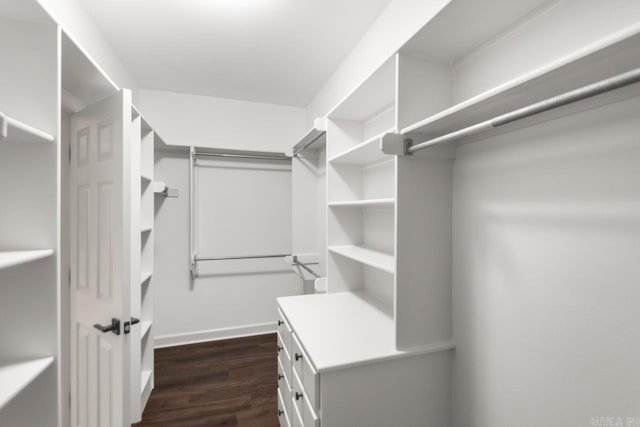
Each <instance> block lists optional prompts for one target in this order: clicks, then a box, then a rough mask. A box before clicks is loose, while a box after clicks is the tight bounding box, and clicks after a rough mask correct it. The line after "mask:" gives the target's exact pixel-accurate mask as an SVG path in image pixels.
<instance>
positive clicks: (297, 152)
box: [293, 132, 326, 157]
mask: <svg viewBox="0 0 640 427" xmlns="http://www.w3.org/2000/svg"><path fill="white" fill-rule="evenodd" d="M325 133H326V132H322V133H320V134H319V135H318V136H316V137H315V138H313V139H312V140H311V141H309V142H307V143H306V144H304V145H303V146H302V147H298V148H296V149H295V150H294V151H293V157H297V156H298V154H300V153H302V152H303V151H304V150H306V149H307V148H308V147H310V146H311V144H313V143H314V142H316V141H317V140H319V139H320V138H322V137H323V136H324V134H325Z"/></svg>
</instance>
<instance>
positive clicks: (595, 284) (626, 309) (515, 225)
mask: <svg viewBox="0 0 640 427" xmlns="http://www.w3.org/2000/svg"><path fill="white" fill-rule="evenodd" d="M639 114H640V98H637V97H636V98H634V99H631V100H627V101H625V102H621V103H618V104H614V105H610V106H607V107H603V108H599V109H595V110H591V111H587V112H584V113H581V114H577V115H573V116H569V117H566V118H563V119H557V120H554V121H551V122H547V123H543V124H540V125H537V126H535V127H531V128H528V129H524V130H520V131H517V132H513V133H509V134H505V135H502V136H499V137H495V138H492V139H489V140H485V141H482V142H478V143H476V144H471V145H467V146H464V147H462V148H460V149H458V152H457V158H456V162H455V173H454V177H455V178H454V179H455V183H454V218H453V219H454V225H453V230H454V231H453V234H454V250H453V259H454V269H453V277H454V279H453V280H454V282H453V290H454V332H455V339H456V344H457V349H456V356H455V368H454V378H455V379H454V410H453V414H454V421H453V425H455V426H459V427H495V426H515V425H517V426H522V427H538V426H545V425H554V426H590V425H595V424H592V423H591V417H609V416H611V417H623V422H626V421H624V420H626V418H625V417H627V416H629V417H631V416H639V415H638V414H639V408H640V407H639V406H638V396H640V375H639V374H640V363H639V362H638V354H639V353H640V329H639V328H638V325H639V324H640V311H639V310H638V308H637V303H638V301H640V287H639V286H638V278H640V264H639V263H638V260H639V259H640V244H639V242H640V202H639V201H638V200H639V199H638V195H639V194H640V169H639V168H638V164H639V162H640V121H638V115H639ZM598 425H599V424H598ZM612 425H613V424H612ZM616 425H623V424H616ZM624 425H627V424H624Z"/></svg>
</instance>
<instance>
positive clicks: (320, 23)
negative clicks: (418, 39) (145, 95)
mask: <svg viewBox="0 0 640 427" xmlns="http://www.w3.org/2000/svg"><path fill="white" fill-rule="evenodd" d="M81 1H82V3H83V4H84V5H85V7H86V8H87V11H88V12H89V13H90V15H91V16H92V17H93V18H94V20H95V21H96V24H97V25H98V27H99V28H100V30H101V31H102V33H103V34H104V35H105V37H106V38H107V40H108V41H109V43H110V44H111V45H112V47H113V48H114V49H115V51H116V53H117V54H118V55H119V56H120V58H121V59H122V61H123V62H124V65H125V66H126V68H127V69H128V70H129V71H130V72H131V73H132V75H133V77H134V78H135V79H136V80H137V81H138V83H139V84H140V86H141V87H142V88H146V89H158V90H167V91H174V92H185V93H192V94H199V95H211V96H218V97H224V98H235V99H243V100H249V101H259V102H268V103H274V104H285V105H298V106H306V105H307V104H308V103H309V102H310V101H311V99H312V98H313V96H314V95H315V94H316V93H317V92H318V90H319V89H320V88H321V87H322V85H323V84H324V82H325V81H326V80H327V79H328V78H329V77H330V76H331V74H332V73H333V72H334V71H335V69H336V68H337V67H338V65H339V64H340V62H341V61H342V59H343V58H344V57H345V56H346V55H347V54H348V53H349V52H350V50H351V49H352V48H353V47H354V46H355V44H356V43H357V41H358V40H359V39H360V38H361V37H362V36H363V35H364V33H365V32H366V30H367V29H368V28H369V26H370V25H371V24H372V23H373V21H374V20H375V19H376V17H377V16H378V15H379V14H380V13H381V12H382V10H383V9H384V8H385V7H386V5H387V4H388V3H389V2H390V0H108V1H105V0H81Z"/></svg>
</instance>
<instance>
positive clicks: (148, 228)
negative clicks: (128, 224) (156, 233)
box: [140, 225, 153, 234]
mask: <svg viewBox="0 0 640 427" xmlns="http://www.w3.org/2000/svg"><path fill="white" fill-rule="evenodd" d="M151 230H153V226H151V225H143V226H142V229H140V232H141V233H142V234H145V233H150V232H151Z"/></svg>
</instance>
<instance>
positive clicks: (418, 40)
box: [402, 0, 548, 64]
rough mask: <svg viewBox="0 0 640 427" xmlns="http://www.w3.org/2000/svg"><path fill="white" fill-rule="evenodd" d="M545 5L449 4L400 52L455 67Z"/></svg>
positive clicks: (489, 0) (509, 1) (493, 0)
mask: <svg viewBox="0 0 640 427" xmlns="http://www.w3.org/2000/svg"><path fill="white" fill-rule="evenodd" d="M544 3H548V0H518V1H513V0H482V1H465V0H451V1H449V2H447V4H446V5H445V6H444V7H443V8H442V9H441V10H440V12H439V13H438V14H437V15H436V16H435V17H434V18H433V19H431V20H430V21H429V22H428V23H427V25H425V27H424V28H423V29H422V30H421V31H419V32H418V34H416V35H415V36H414V37H413V38H412V39H411V40H410V41H409V42H408V43H407V44H406V45H405V46H404V47H403V48H402V51H404V52H406V53H409V54H411V55H414V56H418V57H421V58H430V59H432V60H436V61H438V62H443V63H449V64H455V63H457V62H459V61H460V60H461V59H462V58H465V57H466V56H467V55H468V54H469V52H472V51H474V50H476V49H478V48H479V47H480V46H482V45H484V44H485V43H487V41H489V40H491V39H493V38H494V37H496V36H497V35H498V34H500V33H503V32H504V31H505V30H508V28H509V27H511V26H512V25H513V24H514V22H518V21H519V20H520V19H522V17H523V16H526V15H528V14H530V13H531V12H533V11H535V10H536V9H537V8H539V7H540V6H542V5H543V4H544ZM480 16H481V17H482V19H478V17H480ZM443 41H446V42H443Z"/></svg>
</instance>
